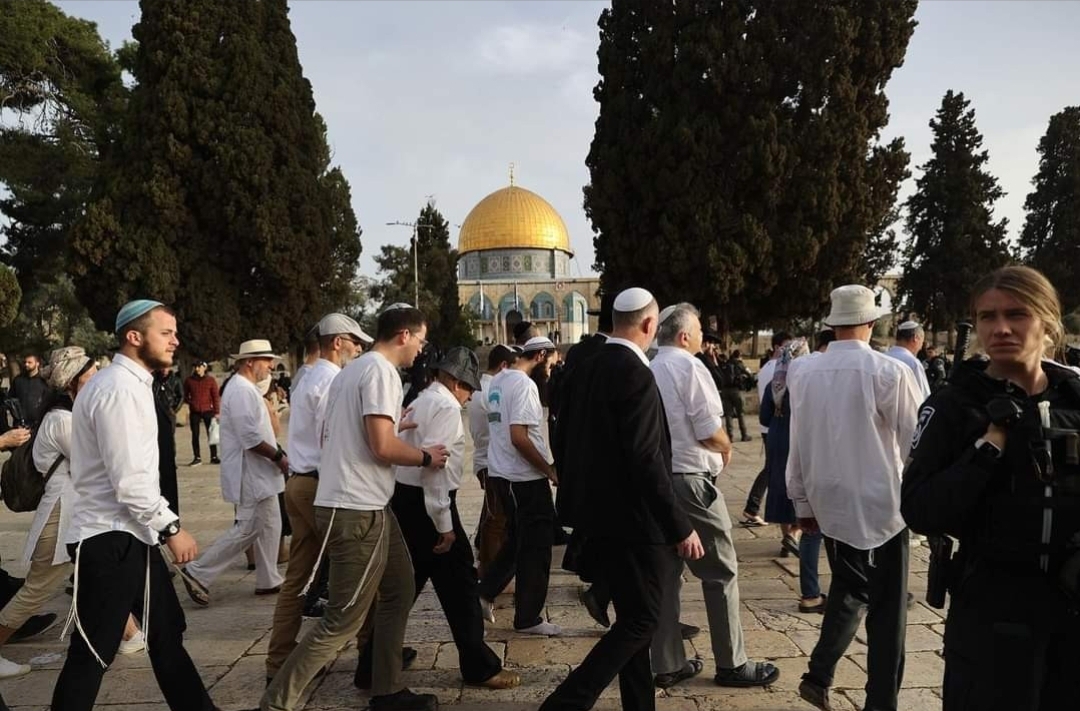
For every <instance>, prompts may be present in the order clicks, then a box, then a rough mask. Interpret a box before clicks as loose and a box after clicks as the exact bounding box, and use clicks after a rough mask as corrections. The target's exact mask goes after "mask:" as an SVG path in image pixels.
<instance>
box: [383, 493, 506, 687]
mask: <svg viewBox="0 0 1080 711" xmlns="http://www.w3.org/2000/svg"><path fill="white" fill-rule="evenodd" d="M390 507H391V508H392V509H393V511H394V515H395V516H397V519H398V525H400V526H401V533H402V535H403V536H404V537H405V545H406V546H407V547H408V549H409V556H410V557H411V558H412V564H413V572H414V574H415V583H416V594H417V595H419V594H420V591H421V590H423V589H424V585H426V584H427V582H428V580H430V581H431V584H432V586H433V587H434V588H435V594H436V595H437V596H438V597H439V604H440V605H442V609H443V612H444V613H445V614H446V621H447V622H448V623H449V624H450V632H451V634H453V636H454V644H455V645H457V649H458V665H459V666H460V668H461V678H462V679H464V680H465V681H466V682H467V683H470V684H476V683H479V682H481V681H486V680H488V679H490V678H491V677H493V676H495V675H496V674H498V673H499V671H501V670H502V663H501V662H500V661H499V657H498V656H497V655H496V654H495V652H493V651H492V650H491V648H490V647H488V646H487V644H485V643H484V618H483V614H482V613H481V612H480V597H479V595H478V593H477V591H476V590H477V580H476V564H475V561H474V560H473V552H472V546H471V545H469V535H468V534H467V533H466V532H465V527H464V526H462V525H461V517H460V516H459V515H458V509H457V492H456V491H451V492H450V516H451V520H452V522H453V526H454V536H455V537H454V542H453V544H452V545H451V546H450V550H448V551H447V552H446V553H442V554H436V553H434V552H433V551H432V548H433V547H434V546H435V544H436V543H437V542H438V540H439V534H438V532H437V531H436V530H435V524H434V523H432V521H431V518H430V517H429V516H428V515H427V511H426V510H425V508H424V490H423V489H422V488H420V487H417V486H406V485H405V484H398V485H397V486H396V487H395V488H394V498H393V499H391V501H390Z"/></svg>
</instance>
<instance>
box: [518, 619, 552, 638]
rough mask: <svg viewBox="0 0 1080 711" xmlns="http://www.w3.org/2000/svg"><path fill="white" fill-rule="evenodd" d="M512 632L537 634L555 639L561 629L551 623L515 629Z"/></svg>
mask: <svg viewBox="0 0 1080 711" xmlns="http://www.w3.org/2000/svg"><path fill="white" fill-rule="evenodd" d="M514 631H515V632H520V633H521V634H539V635H543V636H545V637H556V636H558V635H560V634H562V627H559V626H558V625H557V624H555V623H553V622H541V623H540V624H538V625H533V626H532V627H526V628H524V629H520V630H519V629H517V628H515V629H514Z"/></svg>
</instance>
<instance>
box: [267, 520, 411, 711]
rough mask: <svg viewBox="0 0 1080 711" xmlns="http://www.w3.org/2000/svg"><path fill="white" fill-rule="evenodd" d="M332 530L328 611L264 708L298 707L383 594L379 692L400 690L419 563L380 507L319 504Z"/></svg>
mask: <svg viewBox="0 0 1080 711" xmlns="http://www.w3.org/2000/svg"><path fill="white" fill-rule="evenodd" d="M315 523H316V525H317V527H318V530H319V532H320V535H322V534H326V533H327V532H328V538H327V544H326V554H327V555H328V556H329V559H330V600H329V602H328V603H327V605H326V612H325V613H324V614H323V616H322V618H321V619H320V620H319V621H318V622H317V623H316V624H315V625H314V626H313V627H312V628H311V629H310V630H309V631H308V633H307V634H306V635H304V638H303V639H302V640H301V641H300V643H299V644H298V645H297V646H296V648H295V649H294V650H293V651H292V653H291V654H290V655H289V657H288V658H287V659H286V660H285V663H284V664H282V666H281V668H280V669H279V670H278V672H277V674H276V675H275V676H274V680H273V682H271V684H270V686H269V687H267V689H266V693H265V694H263V698H262V703H261V705H260V708H261V709H262V711H295V709H296V706H297V702H298V701H299V699H300V696H301V695H302V694H303V692H304V689H305V687H307V685H308V684H309V683H311V680H312V679H314V678H315V675H316V674H318V673H319V671H320V670H321V669H322V668H323V666H325V665H326V663H327V662H329V661H331V660H332V659H333V658H334V656H335V655H336V654H337V653H338V651H340V650H341V648H342V647H344V646H345V644H346V643H347V642H348V641H349V640H350V639H351V638H353V637H355V636H356V634H357V632H358V631H359V630H360V628H361V627H362V626H363V624H364V620H365V618H366V617H367V615H368V611H369V609H370V608H371V604H372V602H374V600H375V598H376V596H377V597H378V600H379V604H378V606H377V607H376V609H375V611H374V613H373V614H374V626H373V627H374V651H373V666H372V681H373V684H372V687H371V695H372V696H384V695H387V694H393V693H395V692H397V691H400V690H401V689H402V688H404V684H402V681H401V645H402V643H403V642H404V641H405V625H406V623H407V622H408V620H409V610H410V609H411V608H412V604H413V597H414V583H413V568H412V563H411V562H410V560H409V551H408V549H407V548H406V546H405V539H404V538H402V535H401V529H400V528H398V523H397V519H396V518H394V514H393V512H392V511H390V508H389V507H387V508H385V509H383V510H381V511H353V510H350V509H330V508H324V507H321V506H317V507H315Z"/></svg>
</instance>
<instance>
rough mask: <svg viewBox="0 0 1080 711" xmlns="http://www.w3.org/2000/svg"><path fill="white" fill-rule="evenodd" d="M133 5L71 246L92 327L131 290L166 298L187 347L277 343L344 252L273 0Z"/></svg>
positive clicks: (336, 270)
mask: <svg viewBox="0 0 1080 711" xmlns="http://www.w3.org/2000/svg"><path fill="white" fill-rule="evenodd" d="M141 9H142V17H141V19H140V21H139V23H138V24H137V25H135V27H134V29H133V32H132V33H133V35H134V37H135V39H136V41H137V42H138V48H137V51H136V52H135V56H134V60H133V67H132V71H133V74H134V77H135V79H136V81H137V84H136V86H135V87H134V89H133V91H132V97H131V102H130V105H129V109H128V112H127V114H126V115H125V121H124V135H123V139H122V140H121V142H120V145H119V147H118V150H117V151H116V152H115V159H114V160H112V161H110V162H109V164H108V166H107V170H106V171H105V175H104V176H103V179H102V181H101V182H100V185H99V192H98V194H97V199H96V200H95V202H94V203H93V204H92V205H91V206H90V208H89V210H88V211H87V216H86V219H85V220H84V221H83V222H82V223H81V224H80V226H79V228H78V230H77V233H76V239H75V241H74V245H73V246H74V250H75V253H76V263H75V270H74V272H75V278H76V285H77V287H78V290H79V295H80V297H81V298H82V299H83V300H85V301H86V302H87V303H88V305H90V307H91V311H92V313H93V315H94V317H95V319H96V320H97V321H98V322H99V323H101V324H102V325H105V324H108V323H109V321H110V319H111V318H112V314H114V313H115V311H116V309H117V307H118V306H119V305H121V304H122V303H123V302H124V301H126V300H127V299H129V298H132V297H133V296H151V297H155V298H158V299H161V300H163V301H166V302H168V303H171V304H172V305H173V306H174V307H175V308H176V311H177V316H178V319H179V323H180V328H181V340H182V341H183V343H184V345H185V347H186V348H187V350H188V351H189V352H191V353H193V354H197V355H199V356H201V357H219V356H222V355H224V354H226V353H228V352H230V350H231V349H233V348H235V347H236V345H237V343H238V342H239V341H241V340H244V339H247V338H255V337H262V338H269V339H270V340H271V341H272V342H273V343H274V345H275V347H277V348H279V349H283V348H285V347H286V346H288V345H290V344H294V343H296V342H297V341H298V339H299V338H301V337H302V335H303V332H304V331H305V329H306V327H309V326H310V324H311V323H313V322H314V321H315V320H316V319H317V318H318V317H319V316H320V315H321V314H322V313H324V312H325V311H327V310H330V309H333V308H337V307H339V306H340V305H341V304H342V303H343V302H344V301H345V295H346V294H347V291H348V285H349V281H350V280H351V278H352V275H353V272H354V270H355V266H356V262H357V259H358V257H359V253H360V242H359V231H358V229H357V227H356V218H355V215H353V213H352V208H351V207H350V205H349V202H348V184H347V182H346V181H345V180H344V177H343V176H342V175H341V173H340V171H335V170H333V169H331V168H330V157H329V149H328V147H327V145H326V136H325V126H324V124H323V122H322V120H321V118H320V117H319V116H318V114H316V113H315V104H314V99H313V97H312V92H311V85H310V84H309V83H308V81H307V80H306V79H305V78H304V76H303V73H302V70H301V67H300V62H299V58H298V56H297V52H296V39H295V37H294V36H293V34H292V31H291V29H290V25H289V20H288V8H287V6H286V3H285V0H262V1H261V2H240V3H219V2H215V1H214V0H143V1H142V2H141Z"/></svg>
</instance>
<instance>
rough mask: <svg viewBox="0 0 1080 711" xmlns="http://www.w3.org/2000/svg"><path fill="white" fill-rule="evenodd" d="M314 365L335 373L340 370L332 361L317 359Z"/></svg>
mask: <svg viewBox="0 0 1080 711" xmlns="http://www.w3.org/2000/svg"><path fill="white" fill-rule="evenodd" d="M315 365H317V366H319V367H320V368H329V369H330V370H332V371H334V372H335V373H336V372H338V371H340V370H341V366H340V365H338V364H337V363H334V362H333V361H329V360H327V359H326V358H319V359H318V360H317V361H315Z"/></svg>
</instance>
